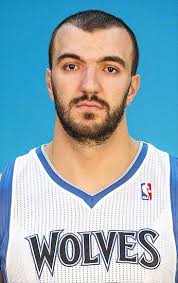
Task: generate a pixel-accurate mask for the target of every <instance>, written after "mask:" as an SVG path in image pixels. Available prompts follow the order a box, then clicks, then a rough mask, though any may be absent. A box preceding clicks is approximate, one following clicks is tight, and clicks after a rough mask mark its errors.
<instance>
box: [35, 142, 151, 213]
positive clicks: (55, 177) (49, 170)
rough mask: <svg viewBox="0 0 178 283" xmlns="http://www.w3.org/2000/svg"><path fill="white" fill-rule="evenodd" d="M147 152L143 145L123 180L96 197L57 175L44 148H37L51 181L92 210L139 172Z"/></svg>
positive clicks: (144, 144) (146, 147) (146, 145)
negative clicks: (82, 201)
mask: <svg viewBox="0 0 178 283" xmlns="http://www.w3.org/2000/svg"><path fill="white" fill-rule="evenodd" d="M147 151H148V144H146V143H143V146H142V149H141V151H140V153H139V154H138V157H137V158H136V160H135V162H133V164H132V166H131V167H130V169H129V170H128V171H127V170H126V173H125V174H124V175H123V176H122V177H121V178H119V179H118V180H116V181H115V182H114V183H112V184H111V185H109V186H107V187H106V188H104V189H103V190H101V191H99V192H98V193H96V194H95V195H89V194H87V193H86V192H85V191H83V190H81V189H79V188H77V187H75V186H74V185H72V184H71V183H68V182H67V181H65V180H64V179H62V178H60V176H59V175H57V174H56V172H55V171H54V170H53V168H52V167H51V166H50V164H49V162H48V161H47V159H46V157H45V155H44V153H43V151H42V146H40V147H38V148H36V154H37V156H38V158H39V160H40V162H41V164H42V166H43V168H44V169H45V171H46V173H47V174H48V175H49V176H50V177H51V179H52V180H53V181H54V182H55V183H56V184H58V185H59V186H60V187H62V188H63V189H65V190H67V191H68V192H70V193H72V194H74V195H76V196H77V197H79V198H81V199H83V200H84V201H85V202H86V203H87V204H88V206H89V207H90V208H93V207H94V206H95V204H97V203H98V202H99V201H100V200H101V199H102V198H103V197H105V196H106V195H107V194H109V193H110V192H112V191H113V190H115V189H116V188H118V187H119V186H121V185H123V184H124V183H126V182H127V181H128V180H129V179H130V178H131V177H132V176H133V175H134V174H135V173H136V172H137V170H138V169H139V167H140V166H141V164H142V163H143V161H144V159H145V157H146V154H147Z"/></svg>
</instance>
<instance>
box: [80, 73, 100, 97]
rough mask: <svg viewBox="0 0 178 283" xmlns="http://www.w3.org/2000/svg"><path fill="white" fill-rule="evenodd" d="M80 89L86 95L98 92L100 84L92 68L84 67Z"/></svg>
mask: <svg viewBox="0 0 178 283" xmlns="http://www.w3.org/2000/svg"><path fill="white" fill-rule="evenodd" d="M80 90H81V92H82V93H85V94H88V95H94V94H95V95H96V94H98V93H99V92H100V90H101V85H100V82H99V78H98V76H97V72H96V70H95V69H94V68H86V69H85V71H84V72H83V75H82V78H81V82H80Z"/></svg>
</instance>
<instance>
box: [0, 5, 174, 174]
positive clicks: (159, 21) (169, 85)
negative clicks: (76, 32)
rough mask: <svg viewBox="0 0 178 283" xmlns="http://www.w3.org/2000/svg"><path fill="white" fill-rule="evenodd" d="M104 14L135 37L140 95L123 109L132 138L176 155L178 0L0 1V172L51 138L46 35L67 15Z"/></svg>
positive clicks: (51, 122) (48, 36)
mask: <svg viewBox="0 0 178 283" xmlns="http://www.w3.org/2000/svg"><path fill="white" fill-rule="evenodd" d="M86 9H102V10H104V11H107V12H109V13H113V14H114V15H116V16H119V17H121V18H122V19H123V20H125V21H126V23H127V24H128V25H130V26H131V28H132V29H133V30H134V31H135V33H136V36H137V39H138V42H139V47H140V65H139V70H138V72H139V73H140V75H141V89H140V91H139V93H138V96H137V98H136V99H135V101H134V102H133V104H132V105H131V106H130V107H129V109H128V121H129V131H130V134H131V135H132V136H133V137H135V138H136V139H139V140H145V141H147V142H151V143H153V144H154V145H156V146H157V147H159V148H161V149H163V150H166V151H168V152H170V153H171V154H174V155H178V1H177V0H176V1H175V0H172V1H171V2H170V1H161V0H157V1H153V0H152V1H137V0H136V1H132V0H127V1H121V0H117V1H105V0H102V1H97V0H95V1H64V0H63V1H62V0H58V1H57V0H55V1H44V0H43V1H42V0H38V1H35V0H32V1H22V0H18V1H1V9H0V29H1V33H0V34H1V37H0V42H1V52H0V57H1V58H0V63H1V68H0V81H1V84H0V85H1V100H0V129H1V138H0V149H1V152H0V169H2V167H3V166H4V164H5V163H6V162H7V161H9V160H12V159H14V158H15V157H16V156H18V155H21V154H23V153H25V152H27V151H28V150H29V149H30V148H32V147H35V146H38V145H40V144H42V143H47V142H49V141H50V140H51V138H52V136H53V125H54V106H53V104H52V102H51V101H50V99H49V97H48V93H47V90H46V86H45V69H46V67H47V64H48V61H47V50H48V43H49V39H50V34H51V32H52V30H53V29H54V27H55V26H56V25H57V23H58V22H59V21H61V20H62V19H63V18H64V17H66V16H68V15H70V14H72V13H75V12H77V11H79V10H86Z"/></svg>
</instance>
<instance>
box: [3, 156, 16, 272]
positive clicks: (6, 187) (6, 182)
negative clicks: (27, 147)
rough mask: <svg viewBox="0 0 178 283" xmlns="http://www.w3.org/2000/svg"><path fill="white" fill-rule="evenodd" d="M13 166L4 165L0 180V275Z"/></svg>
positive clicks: (7, 223) (6, 243)
mask: <svg viewBox="0 0 178 283" xmlns="http://www.w3.org/2000/svg"><path fill="white" fill-rule="evenodd" d="M14 164H15V161H13V162H11V163H8V164H7V165H6V167H5V168H4V170H3V172H2V175H1V180H0V271H1V273H2V275H4V273H5V270H4V269H5V265H6V264H5V259H6V253H7V245H8V239H9V224H10V212H11V196H12V180H13V171H14ZM3 277H4V276H3Z"/></svg>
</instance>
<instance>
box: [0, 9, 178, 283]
mask: <svg viewBox="0 0 178 283" xmlns="http://www.w3.org/2000/svg"><path fill="white" fill-rule="evenodd" d="M138 53H139V52H138V46H137V41H136V38H135V35H134V33H133V32H132V30H131V29H130V28H129V27H128V26H127V25H126V24H125V23H124V22H123V21H122V20H120V19H118V18H116V17H114V16H112V15H109V14H107V13H105V12H102V11H85V12H80V13H77V14H75V15H73V16H71V17H69V18H67V19H65V20H64V21H63V22H62V23H60V24H59V25H58V26H57V27H56V29H55V30H54V32H53V34H52V37H51V42H50V46H49V69H48V70H47V73H46V83H47V88H48V91H49V95H50V97H51V99H52V100H54V103H55V108H56V123H55V131H54V138H53V140H52V142H51V143H49V144H47V145H43V146H41V147H39V148H37V149H33V150H31V151H30V152H29V153H28V154H26V155H24V156H21V157H19V158H17V159H16V161H15V162H13V163H11V164H9V165H8V166H7V167H6V168H5V170H4V172H3V174H2V180H1V197H0V200H1V226H0V228H1V230H0V260H1V261H0V264H1V273H2V277H3V280H4V282H9V283H11V282H25V283H27V282H34V283H35V282H43V283H46V282H50V283H51V282H67V283H70V282H71V283H73V282H80V283H81V282H91V283H93V282H99V283H102V282H119V283H121V282H124V283H128V282H132V283H134V282H135V283H141V282H144V283H148V282H149V283H153V282H156V283H171V282H178V281H176V262H177V250H176V245H177V242H178V225H177V222H176V221H178V212H177V207H176V205H178V194H177V184H178V180H177V172H178V162H177V161H176V158H173V157H169V155H168V154H167V153H165V152H162V151H160V150H158V149H156V148H155V147H154V146H152V145H150V144H146V143H144V142H138V141H136V140H134V139H132V138H131V137H130V136H129V134H128V129H127V119H126V111H125V110H126V107H127V106H128V105H129V104H130V103H131V102H132V100H133V99H134V97H135V96H136V94H137V91H138V89H139V85H140V77H139V75H138V74H137V73H136V71H137V65H138V57H139V55H138Z"/></svg>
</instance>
